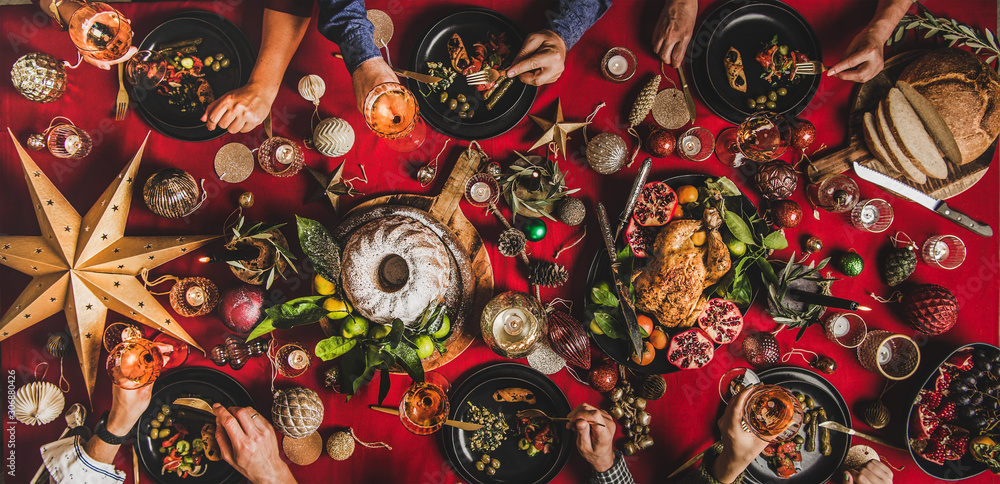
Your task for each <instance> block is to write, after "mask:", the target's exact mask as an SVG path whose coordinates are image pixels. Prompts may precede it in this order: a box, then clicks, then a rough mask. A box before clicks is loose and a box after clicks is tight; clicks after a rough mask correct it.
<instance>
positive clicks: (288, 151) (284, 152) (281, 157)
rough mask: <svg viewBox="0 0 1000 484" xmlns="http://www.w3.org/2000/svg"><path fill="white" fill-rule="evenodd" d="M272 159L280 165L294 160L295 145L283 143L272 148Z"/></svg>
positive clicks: (288, 163)
mask: <svg viewBox="0 0 1000 484" xmlns="http://www.w3.org/2000/svg"><path fill="white" fill-rule="evenodd" d="M274 159H276V160H278V163H281V164H282V165H290V164H292V162H293V161H295V147H293V146H292V145H290V144H288V143H285V144H283V145H281V146H279V147H278V148H277V149H275V150H274Z"/></svg>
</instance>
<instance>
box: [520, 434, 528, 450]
mask: <svg viewBox="0 0 1000 484" xmlns="http://www.w3.org/2000/svg"><path fill="white" fill-rule="evenodd" d="M530 446H531V442H528V439H525V438H523V437H522V438H521V440H518V441H517V448H518V449H521V450H528V447H530Z"/></svg>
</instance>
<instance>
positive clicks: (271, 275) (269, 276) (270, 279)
mask: <svg viewBox="0 0 1000 484" xmlns="http://www.w3.org/2000/svg"><path fill="white" fill-rule="evenodd" d="M275 272H278V269H277V266H275V267H272V268H271V269H270V270H268V271H267V283H265V284H264V288H265V289H270V288H271V284H272V283H273V282H274V273H275Z"/></svg>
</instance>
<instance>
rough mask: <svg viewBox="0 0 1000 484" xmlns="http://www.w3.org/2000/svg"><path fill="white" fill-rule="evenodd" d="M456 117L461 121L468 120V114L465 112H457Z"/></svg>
mask: <svg viewBox="0 0 1000 484" xmlns="http://www.w3.org/2000/svg"><path fill="white" fill-rule="evenodd" d="M458 117H459V118H462V119H468V118H469V113H467V112H465V111H459V112H458Z"/></svg>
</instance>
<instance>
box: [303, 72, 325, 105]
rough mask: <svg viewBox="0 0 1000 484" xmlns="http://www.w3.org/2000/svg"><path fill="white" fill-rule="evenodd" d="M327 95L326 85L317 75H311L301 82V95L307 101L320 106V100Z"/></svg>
mask: <svg viewBox="0 0 1000 484" xmlns="http://www.w3.org/2000/svg"><path fill="white" fill-rule="evenodd" d="M323 94H326V83H325V82H323V78H322V77H319V76H317V75H316V74H309V75H308V76H305V77H303V78H302V79H300V80H299V95H300V96H302V97H303V98H304V99H305V100H306V101H309V102H311V103H313V104H315V105H317V106H319V98H321V97H323Z"/></svg>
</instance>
